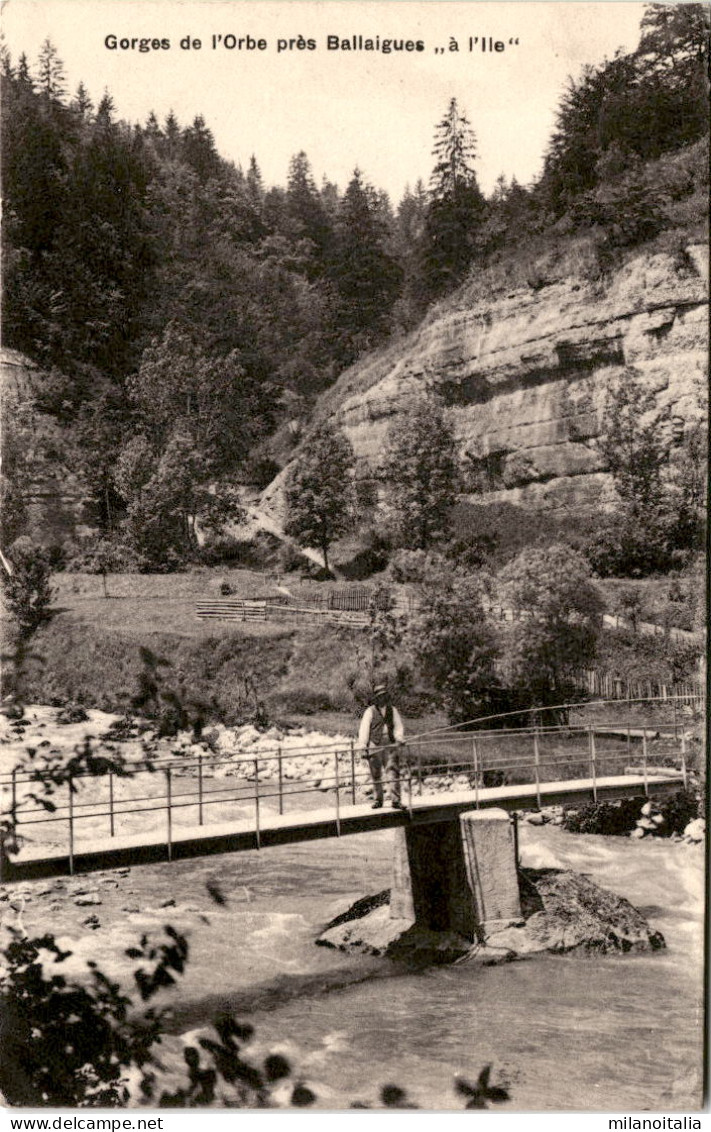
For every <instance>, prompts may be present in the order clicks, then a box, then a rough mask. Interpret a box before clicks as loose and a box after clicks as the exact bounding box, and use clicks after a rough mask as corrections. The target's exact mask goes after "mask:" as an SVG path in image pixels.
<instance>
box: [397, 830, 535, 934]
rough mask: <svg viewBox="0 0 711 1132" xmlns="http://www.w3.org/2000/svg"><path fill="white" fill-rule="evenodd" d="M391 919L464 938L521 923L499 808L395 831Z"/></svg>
mask: <svg viewBox="0 0 711 1132" xmlns="http://www.w3.org/2000/svg"><path fill="white" fill-rule="evenodd" d="M394 832H395V853H394V858H393V872H392V886H391V894H390V916H391V918H393V919H403V920H411V921H413V922H415V923H418V924H420V925H422V927H426V928H430V929H431V930H432V931H454V932H458V933H459V934H460V935H463V936H466V937H467V938H469V939H475V938H477V937H480V936H481V935H482V934H484V932H485V930H486V926H487V925H488V924H489V922H496V923H497V926H498V923H499V922H500V921H502V920H503V921H505V922H507V923H508V922H511V921H516V920H520V918H521V906H520V902H519V896H518V878H517V874H516V862H515V850H514V843H513V835H512V832H511V828H510V825H509V817H508V814H507V813H506V812H505V811H504V810H495V809H486V810H476V811H472V812H470V813H466V814H462V815H461V818H454V819H453V820H452V821H446V822H433V823H432V824H429V825H410V826H408V827H406V828H405V829H398V830H395V831H394Z"/></svg>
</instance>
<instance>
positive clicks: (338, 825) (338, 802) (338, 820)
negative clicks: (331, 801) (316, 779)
mask: <svg viewBox="0 0 711 1132" xmlns="http://www.w3.org/2000/svg"><path fill="white" fill-rule="evenodd" d="M333 766H334V770H335V784H336V837H340V836H341V790H340V780H339V777H338V751H334V752H333Z"/></svg>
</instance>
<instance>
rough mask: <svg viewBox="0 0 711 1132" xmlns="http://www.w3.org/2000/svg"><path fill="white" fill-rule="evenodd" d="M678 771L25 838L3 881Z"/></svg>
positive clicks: (652, 779) (267, 841) (659, 781)
mask: <svg viewBox="0 0 711 1132" xmlns="http://www.w3.org/2000/svg"><path fill="white" fill-rule="evenodd" d="M681 783H682V775H681V773H679V774H678V775H677V776H675V777H671V776H670V775H669V774H668V773H667V774H666V775H655V774H648V775H646V776H644V775H615V776H610V777H607V778H598V779H597V780H596V782H595V783H593V780H592V779H590V778H576V779H569V780H567V781H562V782H548V783H541V785H540V787H539V788H538V790H537V789H536V787H535V785H531V784H530V783H527V784H524V785H518V786H494V787H489V788H482V789H480V790H479V791H478V792H477V791H474V790H467V791H461V792H458V793H455V792H451V793H446V794H429V795H426V794H425V795H421V796H418V797H413V798H412V801H411V805H409V806H408V808H407V809H405V810H393V809H388V808H384V809H382V810H373V809H372V808H371V806H370V804H367V805H342V806H341V807H340V810H339V812H338V813H336V811H335V808H334V806H333V805H330V806H329V807H328V808H322V809H317V810H308V811H303V812H300V813H290V814H284V815H279V814H275V813H264V814H262V815H261V816H260V822H259V829H256V828H255V821H254V819H253V818H250V819H248V820H242V821H231V822H221V823H214V824H211V825H207V826H204V825H203V826H192V827H179V828H177V829H175V830H174V831H173V834H172V837H171V840H170V842H169V843H168V842H167V841H166V837H165V836H159V835H157V834H152V835H150V836H146V835H140V834H139V835H135V836H130V837H126V836H118V837H114V838H112V839H111V840H110V843H109V844H108V845H107V843H106V840H102V841H101V842H99V841H98V840H97V841H96V842H94V843H88V844H86V845H84V846H83V847H82V848H81V850H78V851H77V852H75V853H74V854H73V855H72V857H71V858H70V855H69V854H68V853H67V851H66V850H65V849H62V850H48V849H47V847H46V846H44V847H43V846H39V845H29V844H28V845H25V846H23V848H22V849H21V850H20V852H19V853H17V854H16V855H13V857H12V859H11V860H7V859H6V860H4V861H3V862H2V874H3V875H2V879H3V880H4V881H6V882H7V881H10V882H11V881H15V880H29V879H33V878H39V877H49V876H60V875H67V874H69V873H83V872H91V871H93V870H96V869H112V868H118V867H120V866H125V865H131V866H133V865H145V864H155V863H156V862H159V861H166V860H178V859H183V858H187V857H201V856H207V855H210V854H215V853H234V852H240V851H245V850H253V849H259V848H266V847H268V846H272V845H288V844H292V843H294V842H299V841H311V840H317V839H319V838H326V837H341V836H344V835H347V834H353V833H369V832H373V831H374V830H380V829H393V828H396V827H400V826H407V825H409V824H411V823H417V824H430V823H433V822H444V821H451V820H452V819H453V818H454V817H456V816H457V815H458V814H459V813H463V812H464V811H466V810H471V809H475V808H476V807H477V806H479V807H483V806H500V807H502V808H503V809H507V810H522V809H537V808H538V805H539V801H540V805H542V806H552V805H574V804H578V805H579V804H580V803H581V802H586V801H592V800H593V798H594V797H595V796H596V797H597V799H598V800H602V799H604V800H606V801H614V800H615V799H619V798H622V797H629V796H630V795H633V794H643V793H666V792H669V791H671V790H677V789H678V788H679V786H680V784H681Z"/></svg>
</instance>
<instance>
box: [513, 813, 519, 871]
mask: <svg viewBox="0 0 711 1132" xmlns="http://www.w3.org/2000/svg"><path fill="white" fill-rule="evenodd" d="M511 817H512V819H513V842H514V864H515V866H516V870H517V871H518V867H519V861H518V811H517V810H514V812H513V813H512V815H511Z"/></svg>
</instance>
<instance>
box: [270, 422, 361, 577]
mask: <svg viewBox="0 0 711 1132" xmlns="http://www.w3.org/2000/svg"><path fill="white" fill-rule="evenodd" d="M354 502H355V501H354V498H353V449H352V448H351V445H350V443H349V441H348V439H347V438H346V437H345V436H344V435H343V433H341V432H338V431H337V430H336V429H334V428H332V427H330V426H328V425H325V426H323V427H322V428H321V430H320V431H319V432H318V433H317V434H316V435H315V436H314V437H313V439H312V440H310V441H309V442H308V444H307V447H306V450H305V452H304V453H303V455H302V456H301V458H300V459H299V460H298V461H297V463H296V465H295V467H294V469H293V471H292V472H291V475H290V478H289V482H288V485H287V488H286V507H287V518H286V523H285V524H284V531H285V533H286V534H287V535H291V536H292V537H293V538H295V539H296V541H297V542H298V543H299V545H300V546H307V547H308V546H310V547H315V548H318V549H319V550H320V551H321V553H322V554H323V560H324V566H325V568H326V570H328V569H329V565H328V551H329V548H330V546H331V544H332V543H333V542H334V540H335V539H337V538H339V536H340V535H343V534H345V533H346V531H348V530H349V528H350V526H351V524H352V521H353V518H352V517H353V507H354Z"/></svg>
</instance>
